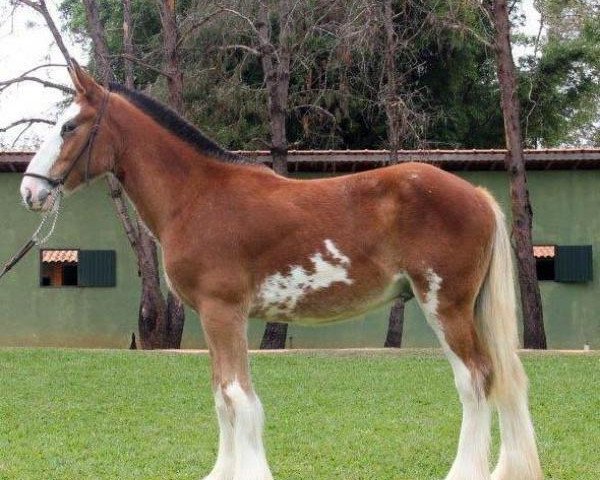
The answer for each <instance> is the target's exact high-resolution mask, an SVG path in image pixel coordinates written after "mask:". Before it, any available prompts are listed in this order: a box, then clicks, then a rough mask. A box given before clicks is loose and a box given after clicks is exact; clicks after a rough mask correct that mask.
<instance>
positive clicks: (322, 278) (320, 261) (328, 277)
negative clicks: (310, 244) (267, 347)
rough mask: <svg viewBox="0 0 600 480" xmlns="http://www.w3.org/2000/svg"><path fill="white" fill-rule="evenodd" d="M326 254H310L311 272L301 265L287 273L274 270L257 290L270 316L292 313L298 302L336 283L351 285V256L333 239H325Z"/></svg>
mask: <svg viewBox="0 0 600 480" xmlns="http://www.w3.org/2000/svg"><path fill="white" fill-rule="evenodd" d="M324 244H325V253H321V252H315V253H314V254H313V255H311V256H310V257H309V259H310V261H311V262H312V264H313V268H312V269H311V270H312V271H309V270H307V269H305V268H304V267H302V266H300V265H293V266H291V267H290V270H289V272H290V273H287V274H284V273H275V274H273V275H271V276H269V277H267V278H266V279H265V280H264V282H263V283H262V285H261V286H260V289H259V292H258V303H259V305H261V307H262V308H264V309H265V310H266V313H267V315H270V316H277V315H291V314H292V313H293V312H294V310H295V308H296V305H297V304H298V302H299V301H300V300H301V299H302V298H303V297H304V296H305V295H307V294H309V293H311V292H315V291H317V290H322V289H325V288H328V287H329V286H330V285H332V284H333V283H336V282H340V283H345V284H346V285H351V284H352V283H353V280H352V279H351V278H350V277H348V268H349V267H350V259H349V258H348V257H347V256H346V255H344V254H343V253H342V252H341V251H340V250H339V249H338V248H337V247H336V245H335V244H334V243H333V241H332V240H329V239H327V240H325V242H324Z"/></svg>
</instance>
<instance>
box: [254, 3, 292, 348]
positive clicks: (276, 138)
mask: <svg viewBox="0 0 600 480" xmlns="http://www.w3.org/2000/svg"><path fill="white" fill-rule="evenodd" d="M290 8H291V7H290V4H289V0H279V3H278V16H279V25H280V29H279V39H278V48H277V49H276V48H275V46H274V45H273V39H272V36H271V29H270V25H269V6H268V2H261V3H260V6H259V11H258V20H257V22H256V30H257V32H258V43H259V52H260V59H261V64H262V68H263V75H264V78H265V83H266V86H267V110H268V112H269V127H270V131H271V158H272V159H273V170H274V171H275V172H277V173H278V174H279V175H287V174H288V170H287V151H288V144H287V132H286V119H287V109H288V97H289V84H290V53H291V52H290V45H289V35H290V28H291V26H290V22H289V18H288V17H289V15H290V12H291V10H290ZM287 330H288V326H287V324H286V323H277V322H269V323H267V325H266V327H265V332H264V335H263V338H262V341H261V343H260V348H261V349H282V348H285V343H286V339H287Z"/></svg>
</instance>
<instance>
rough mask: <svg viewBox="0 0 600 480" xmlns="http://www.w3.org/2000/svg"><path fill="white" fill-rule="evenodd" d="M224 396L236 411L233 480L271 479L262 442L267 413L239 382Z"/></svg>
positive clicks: (227, 390)
mask: <svg viewBox="0 0 600 480" xmlns="http://www.w3.org/2000/svg"><path fill="white" fill-rule="evenodd" d="M223 393H224V396H225V397H226V399H227V400H229V404H230V408H231V409H232V411H233V412H232V413H233V415H232V422H233V446H234V455H233V457H234V468H233V477H232V478H233V480H272V479H273V476H272V475H271V471H270V469H269V465H268V464H267V458H266V455H265V449H264V446H263V441H262V431H263V423H264V413H263V409H262V405H261V403H260V400H259V399H258V397H257V396H256V395H254V393H252V392H250V393H248V392H246V391H244V389H243V388H242V387H241V385H240V384H239V383H238V382H237V380H236V381H233V382H232V383H230V384H229V385H227V387H225V389H224V392H223ZM224 478H229V477H224Z"/></svg>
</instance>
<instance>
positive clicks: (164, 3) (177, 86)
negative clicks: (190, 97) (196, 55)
mask: <svg viewBox="0 0 600 480" xmlns="http://www.w3.org/2000/svg"><path fill="white" fill-rule="evenodd" d="M175 7H176V1H175V0H161V2H160V21H161V23H162V29H163V59H164V70H165V72H166V73H167V88H168V91H169V105H170V106H171V107H172V108H173V109H174V110H175V111H176V112H179V113H182V112H183V70H182V69H181V57H180V55H179V48H178V46H177V45H178V43H179V27H178V25H177V16H176V10H175Z"/></svg>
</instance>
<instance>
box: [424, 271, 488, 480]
mask: <svg viewBox="0 0 600 480" xmlns="http://www.w3.org/2000/svg"><path fill="white" fill-rule="evenodd" d="M441 282H442V279H441V278H439V277H438V276H437V275H436V274H435V273H433V272H431V271H430V272H428V275H427V276H426V282H424V283H422V285H423V288H418V287H417V292H418V295H417V298H418V299H419V301H420V303H421V306H422V308H423V311H424V313H425V315H426V317H427V320H428V322H429V323H430V325H431V326H432V328H433V329H434V331H435V333H436V335H437V336H438V338H439V340H440V342H441V344H442V347H443V348H444V352H445V353H446V357H447V358H448V360H449V362H450V365H451V366H452V370H453V371H454V382H455V385H456V389H457V390H458V394H459V397H460V401H461V403H462V408H463V415H462V425H461V429H460V438H459V441H458V452H457V454H456V458H455V460H454V462H453V464H452V467H451V469H450V472H449V473H448V476H447V477H446V480H489V478H490V468H489V463H488V457H489V446H490V428H491V410H490V404H489V401H488V398H487V397H488V391H489V385H490V384H491V375H492V367H491V360H490V359H489V357H488V356H487V355H486V353H485V351H484V349H483V348H482V347H481V343H480V342H479V339H478V338H477V333H476V331H475V316H474V309H473V306H472V302H468V301H465V302H462V303H454V302H452V301H450V300H447V299H445V298H444V296H443V295H442V294H441V292H440V289H441V286H442V285H441Z"/></svg>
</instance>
